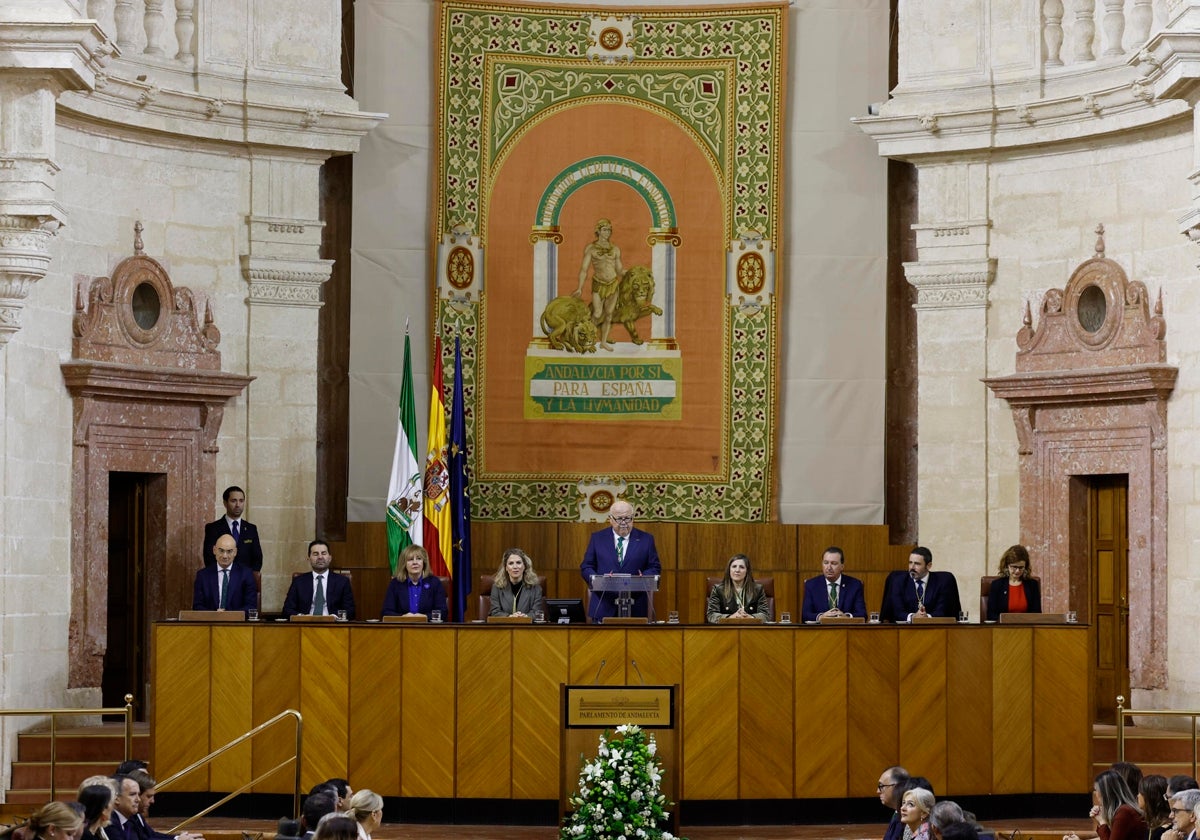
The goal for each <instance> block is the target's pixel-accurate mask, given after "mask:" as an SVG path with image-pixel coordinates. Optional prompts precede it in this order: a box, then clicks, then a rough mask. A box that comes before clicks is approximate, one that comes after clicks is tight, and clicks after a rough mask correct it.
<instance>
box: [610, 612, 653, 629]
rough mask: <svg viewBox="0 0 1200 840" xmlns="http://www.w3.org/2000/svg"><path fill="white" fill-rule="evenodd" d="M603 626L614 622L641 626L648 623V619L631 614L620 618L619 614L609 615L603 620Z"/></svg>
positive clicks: (611, 624) (614, 623)
mask: <svg viewBox="0 0 1200 840" xmlns="http://www.w3.org/2000/svg"><path fill="white" fill-rule="evenodd" d="M601 623H602V624H603V625H604V626H605V627H612V626H613V625H616V624H640V625H642V626H643V627H644V626H646V625H647V624H649V623H650V619H648V618H646V617H644V616H636V615H631V616H630V617H629V618H621V617H620V616H619V615H610V616H608V617H607V618H606V619H604V621H603V622H601Z"/></svg>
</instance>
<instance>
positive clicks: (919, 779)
mask: <svg viewBox="0 0 1200 840" xmlns="http://www.w3.org/2000/svg"><path fill="white" fill-rule="evenodd" d="M913 788H925V790H927V791H929V792H930V793H933V794H935V795H936V792H935V791H934V789H933V782H931V781H929V780H928V779H926V778H925V777H924V776H909V778H908V781H907V782H905V783H904V785H903V787H902V788H901V790H900V796H901V798H903V796H904V793H905V791H909V790H912V789H913Z"/></svg>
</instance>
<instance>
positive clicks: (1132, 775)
mask: <svg viewBox="0 0 1200 840" xmlns="http://www.w3.org/2000/svg"><path fill="white" fill-rule="evenodd" d="M1112 769H1113V770H1116V771H1117V772H1118V773H1120V774H1121V778H1122V779H1124V780H1125V786H1126V787H1128V788H1129V792H1130V793H1132V794H1135V798H1136V794H1137V792H1138V788H1139V787H1141V784H1142V768H1141V767H1138V766H1137V765H1136V764H1134V763H1133V762H1132V761H1118V762H1117V763H1116V764H1114V765H1113V766H1112Z"/></svg>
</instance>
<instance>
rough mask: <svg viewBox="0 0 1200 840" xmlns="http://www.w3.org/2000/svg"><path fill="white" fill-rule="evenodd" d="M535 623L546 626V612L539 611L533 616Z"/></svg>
mask: <svg viewBox="0 0 1200 840" xmlns="http://www.w3.org/2000/svg"><path fill="white" fill-rule="evenodd" d="M533 623H534V624H545V623H546V614H545V613H544V612H542V611H541V610H538V611H537V612H535V613H534V614H533Z"/></svg>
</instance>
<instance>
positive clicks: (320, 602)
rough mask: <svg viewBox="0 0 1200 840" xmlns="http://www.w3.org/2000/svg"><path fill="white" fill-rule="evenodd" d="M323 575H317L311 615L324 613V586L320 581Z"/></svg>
mask: <svg viewBox="0 0 1200 840" xmlns="http://www.w3.org/2000/svg"><path fill="white" fill-rule="evenodd" d="M324 579H325V576H324V575H317V591H316V592H315V593H313V612H312V614H313V615H325V586H324V585H323V584H322V583H321V581H323V580H324Z"/></svg>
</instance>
